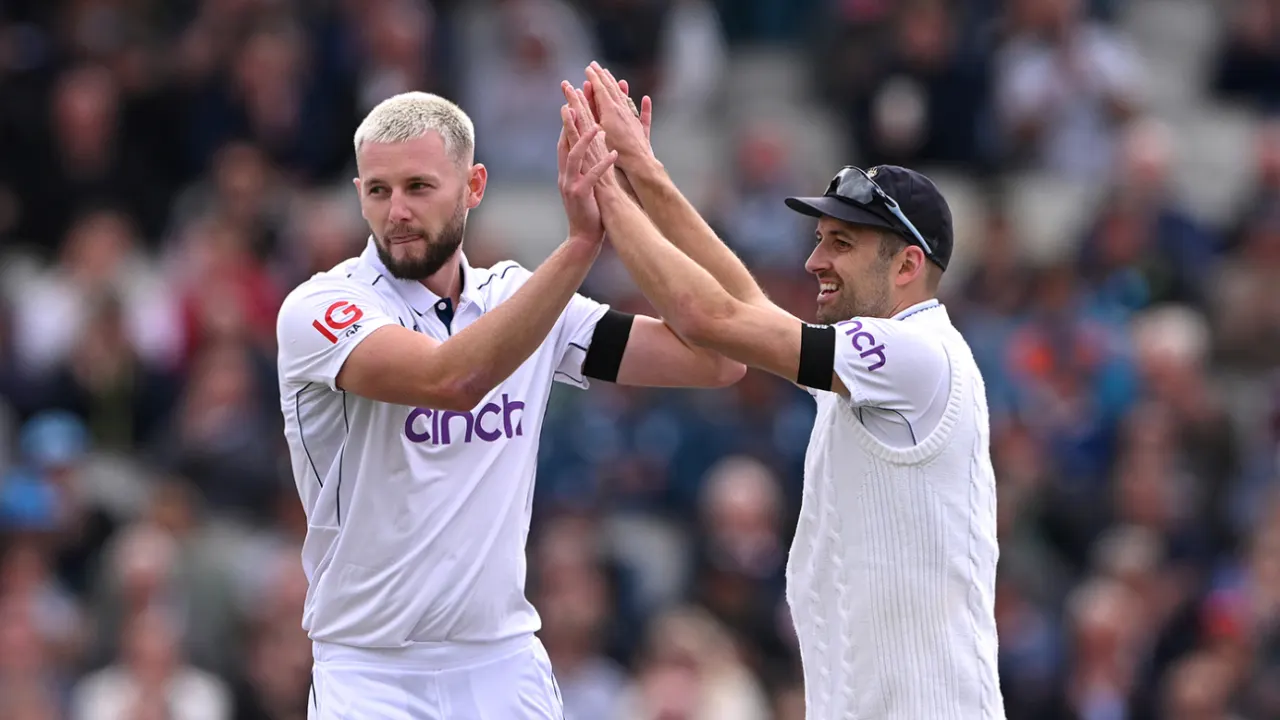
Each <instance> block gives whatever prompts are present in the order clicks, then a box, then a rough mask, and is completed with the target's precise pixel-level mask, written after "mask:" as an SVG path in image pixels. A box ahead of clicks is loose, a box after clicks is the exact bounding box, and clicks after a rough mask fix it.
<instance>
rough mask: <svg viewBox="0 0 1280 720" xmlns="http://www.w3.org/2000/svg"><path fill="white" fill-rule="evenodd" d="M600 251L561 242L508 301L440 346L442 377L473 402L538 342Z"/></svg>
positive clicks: (583, 244)
mask: <svg viewBox="0 0 1280 720" xmlns="http://www.w3.org/2000/svg"><path fill="white" fill-rule="evenodd" d="M599 252H600V245H599V244H598V243H594V242H589V241H584V240H577V239H574V238H570V239H568V240H566V241H565V242H564V243H562V244H561V245H560V247H559V248H558V249H556V251H555V252H554V253H552V254H551V256H550V257H548V258H547V259H546V260H544V261H543V263H542V264H541V265H540V266H539V267H538V269H537V270H536V271H535V272H534V273H533V275H532V276H530V278H529V280H528V281H527V282H526V283H525V284H524V286H522V287H521V288H520V289H519V290H518V291H517V292H516V293H515V294H514V295H512V296H511V298H510V299H508V300H506V301H505V302H503V303H501V304H499V305H498V306H497V307H495V308H494V309H493V310H492V311H490V312H487V313H485V314H484V315H483V316H482V317H481V318H480V319H479V320H477V321H476V322H475V323H473V324H472V325H470V326H468V327H467V328H466V329H465V330H463V331H462V332H460V333H458V334H457V335H455V336H454V337H452V338H450V339H449V340H448V341H446V342H445V343H444V344H443V345H441V346H440V348H439V349H438V350H437V352H438V353H439V356H438V358H437V362H438V363H439V364H440V365H441V366H442V368H441V369H442V371H443V372H444V373H445V375H446V376H448V377H453V378H457V379H458V380H457V382H459V383H460V384H461V386H462V389H463V392H464V394H465V395H467V396H468V397H472V398H475V399H476V401H477V402H478V401H479V399H480V398H482V397H483V396H484V395H485V394H486V393H488V392H489V391H490V390H492V389H493V388H494V387H496V386H497V385H498V384H499V383H501V382H502V381H503V380H505V379H506V378H507V377H509V376H510V375H511V373H513V372H515V370H516V368H518V367H520V365H521V364H522V363H523V362H524V361H525V360H526V359H527V358H528V357H529V356H530V355H531V354H533V352H534V351H535V350H536V349H537V348H538V346H540V345H541V344H542V343H543V341H544V340H545V339H546V336H547V334H548V333H549V332H551V329H552V327H554V326H555V324H556V321H557V320H558V319H559V318H560V315H561V313H563V312H564V308H565V306H566V305H568V303H569V300H570V299H572V297H573V295H574V293H576V292H577V291H578V288H579V287H580V286H581V285H582V281H583V280H584V279H586V276H587V273H588V272H589V271H590V269H591V264H592V263H593V262H594V261H595V258H596V256H597V255H598V254H599Z"/></svg>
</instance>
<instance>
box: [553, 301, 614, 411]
mask: <svg viewBox="0 0 1280 720" xmlns="http://www.w3.org/2000/svg"><path fill="white" fill-rule="evenodd" d="M608 311H609V306H608V305H605V304H603V303H599V302H596V301H595V300H592V299H591V298H588V297H583V296H582V295H578V294H576V293H575V294H574V296H573V299H571V300H570V301H569V304H568V305H567V306H565V309H564V314H563V315H561V317H560V332H559V334H558V336H557V342H558V343H559V346H558V347H557V348H556V352H557V355H556V377H555V379H556V381H557V382H562V383H565V384H566V385H573V386H574V387H579V388H586V387H589V385H590V382H589V381H588V380H587V377H586V376H585V375H583V374H582V362H583V361H584V360H586V359H587V350H588V349H589V348H590V347H591V336H592V335H593V334H594V333H595V331H596V323H598V322H600V318H602V317H604V314H605V313H606V312H608Z"/></svg>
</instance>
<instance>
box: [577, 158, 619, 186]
mask: <svg viewBox="0 0 1280 720" xmlns="http://www.w3.org/2000/svg"><path fill="white" fill-rule="evenodd" d="M617 159H618V151H617V150H610V151H609V154H608V155H605V156H604V158H603V159H601V160H600V162H598V163H596V165H595V167H593V168H591V169H590V170H588V171H587V173H586V175H584V176H583V178H584V179H585V180H586V186H587V187H589V188H593V187H595V186H596V184H597V183H599V182H600V180H601V179H602V178H603V177H604V175H605V173H607V172H609V169H610V168H612V167H613V163H614V162H616V161H617Z"/></svg>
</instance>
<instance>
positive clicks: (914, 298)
mask: <svg viewBox="0 0 1280 720" xmlns="http://www.w3.org/2000/svg"><path fill="white" fill-rule="evenodd" d="M936 297H937V296H935V295H930V294H928V293H911V294H910V295H907V296H905V297H901V298H898V301H897V302H896V303H894V304H893V307H892V308H890V309H889V314H888V315H887V316H886V317H891V318H893V317H897V316H898V315H899V314H900V313H902V312H903V311H904V310H906V309H908V308H911V307H915V306H916V305H919V304H920V303H922V302H928V301H929V300H933V299H935V298H936Z"/></svg>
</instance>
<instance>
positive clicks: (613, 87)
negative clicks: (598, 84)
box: [596, 63, 626, 98]
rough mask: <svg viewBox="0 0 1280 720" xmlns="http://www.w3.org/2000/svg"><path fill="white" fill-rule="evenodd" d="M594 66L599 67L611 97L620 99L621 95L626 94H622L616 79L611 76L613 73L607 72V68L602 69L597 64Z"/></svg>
mask: <svg viewBox="0 0 1280 720" xmlns="http://www.w3.org/2000/svg"><path fill="white" fill-rule="evenodd" d="M596 66H597V67H599V68H600V71H601V72H603V73H604V79H605V80H608V81H609V91H610V92H611V93H613V96H614V97H615V98H618V97H621V96H622V95H625V94H626V93H624V92H622V88H621V87H620V86H619V85H618V79H617V78H615V77H614V76H613V73H611V72H609V68H607V67H602V66H600V65H599V64H598V63H597V65H596Z"/></svg>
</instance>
